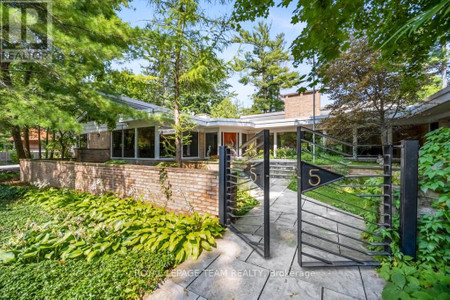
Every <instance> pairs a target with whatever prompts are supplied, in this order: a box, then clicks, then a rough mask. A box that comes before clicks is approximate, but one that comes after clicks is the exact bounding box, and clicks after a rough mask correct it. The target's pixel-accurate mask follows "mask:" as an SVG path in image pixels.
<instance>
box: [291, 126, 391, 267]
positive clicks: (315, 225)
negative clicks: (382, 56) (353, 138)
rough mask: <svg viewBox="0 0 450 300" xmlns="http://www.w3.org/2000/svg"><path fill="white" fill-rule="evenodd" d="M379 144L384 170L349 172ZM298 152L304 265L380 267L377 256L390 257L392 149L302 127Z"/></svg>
mask: <svg viewBox="0 0 450 300" xmlns="http://www.w3.org/2000/svg"><path fill="white" fill-rule="evenodd" d="M375 146H378V147H379V150H380V156H379V158H378V162H379V163H380V165H381V166H382V168H380V167H377V166H374V170H369V171H370V172H369V171H367V172H361V171H355V169H353V168H351V160H352V159H354V158H358V157H359V156H358V153H361V152H365V151H369V150H368V149H374V147H375ZM381 150H382V151H381ZM297 151H298V157H297V189H298V199H297V200H298V203H297V204H298V225H297V228H298V245H299V248H298V251H299V255H298V262H299V264H300V266H302V267H316V266H362V265H364V266H377V265H379V263H378V262H376V261H375V259H374V258H375V257H377V256H386V255H390V253H391V250H390V246H389V245H390V239H389V235H390V229H391V227H392V204H393V201H392V154H393V147H392V145H385V146H383V148H381V146H380V145H356V144H352V143H348V142H345V141H341V140H339V139H336V138H333V137H331V136H328V135H326V134H323V133H320V132H317V131H312V130H311V129H308V128H305V127H301V126H300V127H298V128H297ZM376 169H378V170H376ZM356 170H357V169H356Z"/></svg>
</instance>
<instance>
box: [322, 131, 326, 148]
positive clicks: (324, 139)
mask: <svg viewBox="0 0 450 300" xmlns="http://www.w3.org/2000/svg"><path fill="white" fill-rule="evenodd" d="M323 134H324V135H326V134H327V132H326V131H325V130H324V131H323ZM322 145H323V146H324V147H326V146H327V138H326V137H322Z"/></svg>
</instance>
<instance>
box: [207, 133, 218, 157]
mask: <svg viewBox="0 0 450 300" xmlns="http://www.w3.org/2000/svg"><path fill="white" fill-rule="evenodd" d="M217 137H218V135H217V132H211V133H207V134H206V147H205V151H206V153H205V156H206V157H210V156H213V155H217V143H218V140H217Z"/></svg>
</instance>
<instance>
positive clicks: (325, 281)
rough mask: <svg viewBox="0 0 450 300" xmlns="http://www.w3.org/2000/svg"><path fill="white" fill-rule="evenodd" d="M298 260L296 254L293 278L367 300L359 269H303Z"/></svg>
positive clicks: (292, 269) (292, 270)
mask: <svg viewBox="0 0 450 300" xmlns="http://www.w3.org/2000/svg"><path fill="white" fill-rule="evenodd" d="M297 259H298V258H297V254H296V255H295V259H294V263H293V264H292V268H291V273H290V275H291V276H293V277H296V278H299V279H301V280H304V281H307V282H310V283H313V284H317V285H320V286H323V287H325V288H328V289H330V290H333V291H338V292H340V293H343V294H345V295H350V296H352V297H355V298H361V299H364V298H365V295H364V289H363V283H362V280H361V276H360V274H359V270H358V268H357V267H339V268H330V267H323V268H301V267H300V266H299V264H298V263H297Z"/></svg>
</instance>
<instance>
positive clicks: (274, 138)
mask: <svg viewBox="0 0 450 300" xmlns="http://www.w3.org/2000/svg"><path fill="white" fill-rule="evenodd" d="M277 137H278V134H277V133H276V132H274V133H273V157H277V148H278V145H277V144H278V138H277Z"/></svg>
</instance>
